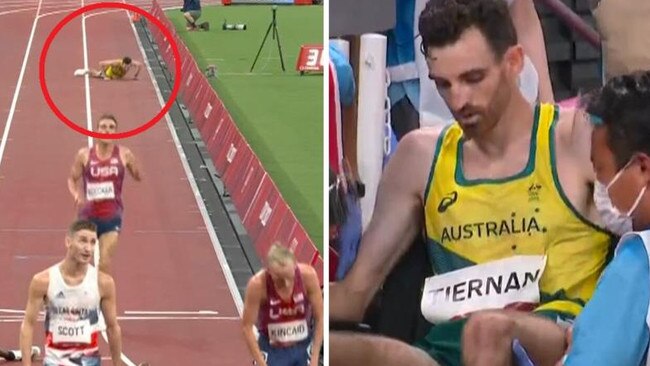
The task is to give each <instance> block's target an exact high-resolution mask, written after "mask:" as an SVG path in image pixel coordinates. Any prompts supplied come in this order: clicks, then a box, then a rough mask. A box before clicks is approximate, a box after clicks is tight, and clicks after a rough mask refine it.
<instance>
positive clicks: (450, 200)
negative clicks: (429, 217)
mask: <svg viewBox="0 0 650 366" xmlns="http://www.w3.org/2000/svg"><path fill="white" fill-rule="evenodd" d="M457 200H458V192H456V191H453V192H451V193H448V194H447V195H446V196H444V197H442V200H440V204H438V212H440V213H443V212H445V211H447V209H448V208H449V207H450V206H451V205H453V204H454V203H456V201H457Z"/></svg>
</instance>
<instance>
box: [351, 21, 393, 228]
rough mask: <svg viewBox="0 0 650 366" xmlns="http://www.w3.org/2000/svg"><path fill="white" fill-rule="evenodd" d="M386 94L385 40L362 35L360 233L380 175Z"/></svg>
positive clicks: (372, 204)
mask: <svg viewBox="0 0 650 366" xmlns="http://www.w3.org/2000/svg"><path fill="white" fill-rule="evenodd" d="M386 94H387V90H386V37H385V36H383V35H380V34H372V33H370V34H364V35H362V36H361V46H360V49H359V107H358V108H359V111H358V112H359V113H358V121H357V163H358V169H359V177H360V178H361V181H362V182H363V183H364V185H365V191H366V192H365V193H366V194H365V196H364V197H363V198H362V199H361V218H362V224H363V230H364V231H365V229H366V227H367V226H368V223H369V222H370V218H371V217H372V212H373V210H374V206H375V196H376V195H377V186H378V185H379V179H380V178H381V172H382V164H383V159H384V145H383V144H384V123H385V121H384V119H385V114H384V102H385V100H386Z"/></svg>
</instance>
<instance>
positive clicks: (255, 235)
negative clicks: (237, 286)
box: [149, 0, 323, 283]
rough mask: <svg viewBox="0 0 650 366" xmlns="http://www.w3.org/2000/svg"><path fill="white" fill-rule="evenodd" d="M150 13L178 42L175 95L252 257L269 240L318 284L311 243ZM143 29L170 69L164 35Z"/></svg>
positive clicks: (204, 82)
mask: <svg viewBox="0 0 650 366" xmlns="http://www.w3.org/2000/svg"><path fill="white" fill-rule="evenodd" d="M151 14H152V15H153V16H154V17H156V18H157V19H158V20H160V21H161V22H162V24H164V25H165V26H167V27H168V28H169V29H170V31H171V32H172V34H173V35H174V38H175V41H176V43H177V44H178V49H179V53H180V55H181V60H180V62H181V72H182V75H180V77H181V78H182V82H181V88H180V92H179V96H178V97H179V98H180V100H181V101H182V102H183V104H185V106H186V107H187V109H188V111H189V113H190V116H191V117H192V119H193V120H194V121H195V123H196V126H197V128H198V129H199V131H200V132H201V137H202V138H203V140H204V142H205V144H206V147H207V150H208V152H209V154H210V157H211V158H212V160H213V161H214V165H215V169H216V170H217V172H218V173H219V174H220V175H221V178H222V180H223V183H224V185H225V187H226V189H227V190H228V192H229V193H230V196H231V199H232V201H233V203H234V205H235V208H236V209H237V213H238V214H239V216H240V217H241V219H242V221H243V224H244V227H245V228H246V231H247V232H248V235H249V236H250V237H251V239H252V240H253V243H254V246H255V249H256V251H257V253H258V255H259V256H260V257H261V258H264V256H266V252H267V250H268V248H269V247H270V246H271V244H272V243H273V242H275V241H279V242H281V243H283V244H286V245H287V246H289V247H290V248H291V249H292V250H293V251H294V253H295V254H296V257H297V258H298V260H299V261H300V262H304V263H309V264H311V265H312V266H314V267H315V268H316V270H317V271H318V275H319V278H320V281H321V283H322V281H323V277H322V276H323V260H322V257H321V256H320V253H319V252H318V250H317V249H316V247H315V245H314V243H313V241H312V240H311V239H310V238H309V236H308V235H307V232H306V231H305V229H304V227H303V226H302V225H301V224H300V222H299V221H298V219H297V218H296V216H295V215H294V213H293V211H291V209H290V208H289V206H288V205H287V204H286V202H285V201H284V199H283V198H282V195H281V194H280V191H279V190H278V188H277V186H276V185H275V183H274V182H273V180H271V177H270V176H269V174H268V173H267V172H266V171H265V170H264V167H263V166H262V164H261V162H260V160H259V159H258V158H257V155H255V152H254V151H253V150H252V149H251V147H250V145H248V142H247V141H246V139H245V138H244V136H243V135H242V134H241V132H240V131H239V129H238V128H237V125H236V124H235V123H234V122H233V120H232V117H231V116H230V114H229V113H228V110H227V109H226V107H225V106H224V105H223V103H222V102H221V99H220V98H219V96H218V95H217V93H216V92H215V91H214V89H213V88H212V86H211V85H210V83H209V81H208V79H207V78H206V76H205V75H204V73H203V72H202V71H201V70H200V69H199V67H198V65H197V63H196V61H195V60H194V58H193V57H192V55H191V54H190V52H189V50H188V49H187V47H186V46H185V44H184V43H183V42H182V40H181V38H180V37H178V35H177V33H176V31H175V28H174V26H173V24H172V23H171V22H170V21H169V19H168V18H167V16H166V15H165V13H164V12H163V10H162V8H161V7H160V5H159V4H158V2H157V1H156V0H153V4H152V8H151ZM149 29H150V31H151V34H152V37H153V39H154V41H155V42H156V44H157V46H158V49H159V52H160V54H161V57H162V58H163V60H164V62H165V63H166V64H167V65H173V63H174V62H175V60H174V55H173V53H172V51H171V47H170V46H169V42H168V41H167V39H166V37H165V36H164V35H163V34H162V33H161V31H160V29H158V28H157V27H155V26H152V27H149ZM168 69H169V70H170V72H171V73H172V77H177V76H178V75H174V70H173V67H169V68H168Z"/></svg>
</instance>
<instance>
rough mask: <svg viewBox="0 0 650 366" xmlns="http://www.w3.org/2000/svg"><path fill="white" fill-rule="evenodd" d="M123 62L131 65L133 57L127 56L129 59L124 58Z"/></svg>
mask: <svg viewBox="0 0 650 366" xmlns="http://www.w3.org/2000/svg"><path fill="white" fill-rule="evenodd" d="M122 62H124V64H125V65H128V64H130V63H131V57H128V56H127V57H124V58H123V59H122Z"/></svg>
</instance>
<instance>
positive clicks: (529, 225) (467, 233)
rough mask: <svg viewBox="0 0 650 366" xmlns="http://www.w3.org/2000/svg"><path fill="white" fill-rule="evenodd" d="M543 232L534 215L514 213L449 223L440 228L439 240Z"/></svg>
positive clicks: (527, 234) (448, 240) (543, 228)
mask: <svg viewBox="0 0 650 366" xmlns="http://www.w3.org/2000/svg"><path fill="white" fill-rule="evenodd" d="M539 232H542V233H545V232H546V228H545V227H543V225H541V224H540V223H539V222H538V221H537V218H536V217H535V216H529V217H525V216H524V217H516V214H515V213H512V215H511V216H510V217H509V218H507V219H501V220H495V221H484V222H472V223H467V224H463V225H450V226H445V227H444V228H443V229H442V238H441V242H442V243H445V242H450V241H459V240H468V239H473V238H490V237H500V236H504V235H526V236H530V235H533V234H535V233H539Z"/></svg>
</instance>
